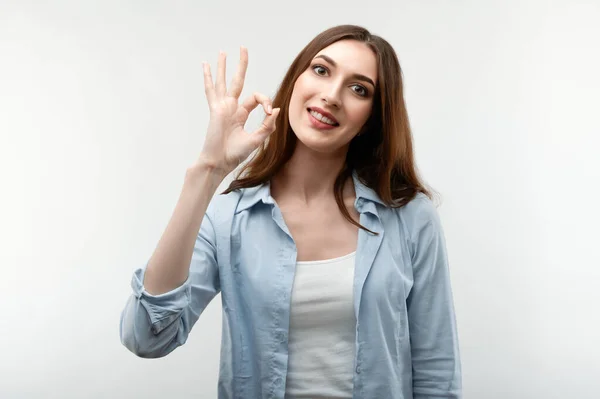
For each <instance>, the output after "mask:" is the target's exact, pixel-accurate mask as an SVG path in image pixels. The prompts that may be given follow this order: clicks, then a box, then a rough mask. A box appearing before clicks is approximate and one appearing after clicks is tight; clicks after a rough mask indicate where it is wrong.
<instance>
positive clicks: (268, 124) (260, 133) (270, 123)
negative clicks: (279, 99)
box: [252, 108, 281, 145]
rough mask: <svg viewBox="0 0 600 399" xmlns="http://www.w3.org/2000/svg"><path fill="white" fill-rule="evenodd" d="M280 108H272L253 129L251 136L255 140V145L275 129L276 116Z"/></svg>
mask: <svg viewBox="0 0 600 399" xmlns="http://www.w3.org/2000/svg"><path fill="white" fill-rule="evenodd" d="M280 111H281V109H280V108H273V112H272V113H271V115H268V116H267V117H266V118H265V119H264V120H263V123H262V124H261V125H260V127H259V128H258V129H256V130H255V131H254V133H253V134H252V137H254V139H255V140H256V145H260V143H262V142H263V141H265V140H266V139H267V137H269V136H270V135H271V133H273V132H274V131H275V128H276V126H277V125H276V123H275V122H276V120H277V116H279V112H280Z"/></svg>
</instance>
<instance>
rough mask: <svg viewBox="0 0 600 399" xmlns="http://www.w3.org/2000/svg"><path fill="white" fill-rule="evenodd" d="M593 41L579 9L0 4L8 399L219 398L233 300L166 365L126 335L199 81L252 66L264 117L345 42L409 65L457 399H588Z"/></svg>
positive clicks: (599, 350)
mask: <svg viewBox="0 0 600 399" xmlns="http://www.w3.org/2000/svg"><path fill="white" fill-rule="evenodd" d="M598 21H600V1H576V0H568V1H537V2H534V1H519V2H517V1H511V2H507V1H491V0H487V1H419V2H417V1H398V0H396V1H389V2H385V1H379V0H371V1H368V2H364V1H361V2H356V3H353V2H346V1H339V2H332V1H329V2H294V5H291V3H290V4H288V3H279V2H276V1H270V2H260V1H249V2H242V1H237V2H228V1H224V2H220V3H219V2H216V1H213V2H210V4H205V2H201V1H191V0H190V1H166V0H164V1H141V0H138V1H132V0H130V1H102V2H100V1H53V2H46V1H45V2H41V1H40V2H38V4H36V3H34V2H29V1H16V0H15V1H6V0H4V1H0V133H1V141H0V187H1V193H0V201H1V206H0V243H1V247H0V268H1V273H0V293H1V294H0V295H1V304H0V333H1V338H0V397H2V398H166V397H168V398H171V397H177V398H214V397H216V391H217V390H216V388H217V373H218V362H219V357H218V356H219V345H220V333H221V314H220V311H221V304H220V296H218V297H217V298H216V299H215V300H214V301H213V302H212V303H211V304H210V306H209V307H208V309H207V310H206V311H205V313H204V314H203V315H202V317H201V318H200V320H199V321H198V323H197V324H196V326H195V328H194V330H193V331H192V334H191V336H190V337H189V340H188V342H187V344H186V345H185V346H184V347H182V348H179V349H177V350H176V351H175V352H173V353H172V354H171V355H169V356H167V357H166V358H163V359H158V360H145V359H140V358H137V357H135V356H134V355H133V354H131V353H129V352H128V351H127V350H126V349H125V347H123V346H122V345H121V343H120V341H119V335H118V327H119V316H120V312H121V310H122V308H123V306H124V305H125V302H126V300H127V297H128V295H129V294H130V292H131V290H130V286H129V282H130V278H131V274H132V272H133V270H134V268H135V267H137V266H140V265H141V264H143V263H144V262H146V260H147V259H148V258H149V256H150V255H151V253H152V251H153V250H154V248H155V246H156V244H157V242H158V239H159V238H160V236H161V234H162V232H163V230H164V228H165V227H166V224H167V222H168V220H169V218H170V216H171V213H172V211H173V208H174V206H175V203H176V201H177V198H178V197H179V194H180V189H181V187H182V183H183V176H184V173H185V169H186V168H187V167H188V166H189V165H190V164H191V163H192V162H193V160H194V159H195V157H196V155H197V154H198V153H199V151H200V149H201V145H202V142H203V137H204V136H203V135H204V131H205V128H206V126H207V122H208V109H207V104H206V101H205V97H204V88H203V77H202V66H201V64H202V61H209V62H211V65H212V68H213V71H215V68H216V59H217V55H218V51H219V50H221V49H222V50H225V51H226V52H227V53H228V54H229V64H228V65H229V70H228V75H229V76H231V75H232V72H233V71H234V70H235V67H236V66H237V57H238V54H239V52H238V51H239V46H240V45H245V46H247V47H248V49H249V54H250V64H249V68H248V74H247V81H246V82H247V83H246V87H245V90H244V93H243V95H242V98H245V97H246V95H248V94H250V93H252V92H254V91H261V92H263V93H265V94H267V95H269V96H272V95H273V94H274V92H275V90H276V88H277V86H278V85H279V83H280V80H281V79H282V77H283V75H284V73H285V71H286V69H287V67H288V66H289V64H290V63H291V61H292V60H293V58H294V57H295V56H296V54H297V53H298V52H299V51H300V50H301V49H302V47H304V45H305V44H307V43H308V42H309V41H310V40H311V39H312V38H313V37H314V36H315V35H316V34H317V33H319V32H320V31H322V30H324V29H326V28H329V27H331V26H333V25H337V24H342V23H354V24H359V25H363V26H365V27H367V28H368V29H370V30H371V31H372V32H373V33H375V34H379V35H381V36H383V37H384V38H386V39H387V40H388V41H390V43H391V44H392V45H393V46H394V48H395V49H396V51H397V52H398V55H399V58H400V62H401V65H402V68H403V71H404V77H405V83H406V101H407V105H408V110H409V115H410V118H411V123H412V127H413V133H414V136H415V150H416V154H417V161H418V165H419V167H420V170H421V172H422V174H423V176H424V177H425V179H426V181H427V182H428V183H429V184H430V185H431V186H432V187H433V188H435V189H436V190H437V191H438V192H439V193H440V194H441V206H440V208H439V212H440V215H441V217H442V221H443V224H444V228H445V231H446V236H447V244H448V251H449V256H450V265H451V272H452V284H453V290H454V295H455V304H456V311H457V319H458V325H459V333H460V344H461V354H462V363H463V372H464V376H463V383H464V392H465V398H486V399H496V398H497V399H507V398H540V399H552V398H560V399H565V398H578V399H583V398H590V399H591V398H598V397H599V395H600V393H598V391H599V390H600V381H599V377H600V345H599V338H600V331H599V326H600V311H599V310H598V304H599V303H600V291H599V290H598V284H599V282H600V255H599V251H598V247H599V244H598V239H599V238H600V231H599V227H598V226H599V225H600V217H599V210H598V209H599V206H598V199H599V194H600V191H599V189H598V182H599V181H600V150H599V149H598V145H599V144H600V143H599V140H598V135H599V134H600V123H599V121H598V115H599V113H598V108H599V106H600V100H599V97H600V44H599V43H600V24H599V22H598ZM261 112H262V111H257V112H255V113H254V114H253V115H252V118H251V120H250V125H249V128H254V127H256V125H257V124H258V122H259V121H260V118H261V115H262V114H261ZM230 177H231V176H230ZM229 180H230V179H227V180H226V181H225V182H224V184H223V186H222V188H224V187H225V186H226V183H228V182H229Z"/></svg>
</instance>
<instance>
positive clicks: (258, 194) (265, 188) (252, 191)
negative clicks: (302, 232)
mask: <svg viewBox="0 0 600 399" xmlns="http://www.w3.org/2000/svg"><path fill="white" fill-rule="evenodd" d="M352 180H353V182H354V191H355V192H356V201H355V203H354V204H355V206H357V205H358V207H359V208H362V205H363V203H364V200H367V201H370V202H377V203H379V204H381V205H384V206H385V203H384V202H383V201H382V200H381V198H379V196H378V195H377V193H376V192H375V191H374V190H373V189H371V188H369V187H367V186H366V185H364V184H363V183H362V182H361V181H360V179H359V177H358V174H357V173H356V170H354V171H352ZM260 201H262V202H263V203H264V204H275V200H274V199H273V197H271V185H270V182H266V183H263V184H260V185H258V186H255V187H249V188H244V189H242V197H241V198H240V200H239V202H238V205H237V207H236V210H235V213H236V214H237V213H240V212H242V211H244V210H246V209H249V208H251V207H253V206H254V205H256V204H257V203H258V202H260Z"/></svg>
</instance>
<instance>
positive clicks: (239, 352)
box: [120, 172, 462, 399]
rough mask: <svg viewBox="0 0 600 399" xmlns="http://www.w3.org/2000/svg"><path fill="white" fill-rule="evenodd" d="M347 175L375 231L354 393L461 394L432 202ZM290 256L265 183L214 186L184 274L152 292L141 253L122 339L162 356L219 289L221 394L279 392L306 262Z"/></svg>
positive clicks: (364, 274)
mask: <svg viewBox="0 0 600 399" xmlns="http://www.w3.org/2000/svg"><path fill="white" fill-rule="evenodd" d="M353 180H354V186H355V191H356V201H355V204H354V205H355V208H356V210H357V211H358V212H359V214H360V223H361V224H362V225H363V226H365V227H366V228H368V229H369V230H371V231H375V232H377V233H379V235H373V234H371V233H369V232H367V231H365V230H363V229H360V230H359V233H358V242H357V249H356V254H355V256H356V258H355V269H354V275H353V277H352V279H353V281H352V290H353V295H352V302H353V307H352V311H353V313H354V317H355V325H354V352H353V354H352V356H353V364H352V367H353V371H352V372H353V376H352V390H353V391H352V392H353V397H354V398H368V399H371V398H386V399H413V398H417V399H425V398H448V399H449V398H461V397H462V384H461V363H460V355H459V346H458V333H457V326H456V320H455V313H454V305H453V298H452V290H451V284H450V273H449V267H448V262H447V255H446V247H445V241H444V235H443V232H442V226H441V224H440V219H439V217H438V214H437V211H436V209H435V207H434V206H433V204H432V203H431V201H430V200H429V199H428V198H427V197H426V196H424V195H422V194H418V195H417V196H416V197H415V198H414V199H413V200H412V201H410V202H409V203H408V204H407V205H405V206H403V207H401V208H390V207H387V206H386V205H385V204H384V203H383V201H382V200H381V199H380V198H379V197H378V196H377V194H376V193H375V192H374V191H373V190H371V189H370V188H368V187H366V186H365V185H364V184H363V183H362V182H361V181H360V180H359V179H358V176H357V174H356V172H354V173H353ZM296 258H297V251H296V247H295V244H294V240H293V238H292V236H291V234H290V232H289V230H288V228H287V226H286V224H285V222H284V219H283V216H282V213H281V211H280V209H279V207H278V206H277V204H276V203H275V201H274V200H273V198H272V197H271V195H270V185H269V184H268V183H266V184H263V185H260V186H258V187H253V188H247V189H242V190H239V191H234V192H231V193H229V194H227V195H218V196H215V198H213V200H212V201H211V203H210V205H209V207H208V209H207V212H206V215H205V217H204V219H203V221H202V225H201V227H200V230H199V232H198V236H197V239H196V243H195V247H194V252H193V255H192V261H191V264H190V272H189V278H188V279H187V281H186V282H185V283H184V284H183V285H182V286H180V287H178V288H175V289H174V290H172V291H170V292H167V293H164V294H161V295H156V296H154V295H150V294H149V293H148V292H146V291H145V289H144V286H143V284H142V282H143V278H144V272H145V265H143V266H142V267H140V268H139V269H137V270H135V272H134V274H133V278H132V288H133V294H132V295H131V297H130V298H129V300H128V302H127V304H126V306H125V308H124V310H123V313H122V316H121V324H120V335H121V341H122V342H123V344H124V345H125V346H126V347H127V348H128V349H129V350H130V351H132V352H133V353H135V354H137V355H138V356H141V357H154V358H155V357H161V356H165V355H167V354H168V353H170V352H171V351H173V350H174V349H175V348H177V347H178V346H180V345H183V344H184V343H185V341H186V339H187V337H188V334H189V333H190V330H191V329H192V326H193V325H194V323H195V322H196V321H197V319H198V317H199V316H200V314H201V313H202V311H203V310H204V309H205V308H206V306H207V305H208V303H209V302H210V301H211V300H212V299H213V298H214V297H215V296H216V295H217V293H221V301H222V309H223V325H222V344H221V367H220V371H219V382H218V392H219V398H220V399H229V398H284V397H285V392H286V381H287V379H288V378H287V377H288V364H289V360H290V359H289V344H290V342H292V345H293V342H298V341H297V340H296V341H294V339H295V338H294V334H295V332H294V331H291V329H290V323H291V322H292V321H293V319H291V316H292V312H293V311H294V310H293V307H292V302H293V298H294V291H293V286H294V278H295V275H296V271H297V269H298V270H302V269H303V267H300V268H299V267H298V266H297V259H296ZM345 317H347V314H346V316H345ZM347 322H348V320H347V319H346V320H345V321H344V323H347ZM296 338H297V337H296ZM345 339H347V337H346V338H345ZM290 340H291V341H290ZM293 364H294V363H293V362H292V365H293ZM290 371H292V372H293V370H290ZM307 383H310V381H307Z"/></svg>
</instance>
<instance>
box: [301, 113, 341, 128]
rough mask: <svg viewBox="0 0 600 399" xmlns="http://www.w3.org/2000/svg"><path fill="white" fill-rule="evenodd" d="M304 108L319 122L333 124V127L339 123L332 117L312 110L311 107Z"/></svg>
mask: <svg viewBox="0 0 600 399" xmlns="http://www.w3.org/2000/svg"><path fill="white" fill-rule="evenodd" d="M306 110H307V111H308V113H309V114H311V115H312V116H313V117H314V118H315V119H316V120H318V121H319V122H321V123H324V124H326V125H329V126H333V127H336V126H339V125H340V124H339V123H338V122H337V121H334V120H333V119H330V118H328V117H326V116H325V115H323V114H321V113H319V112H317V111H314V110H312V109H311V108H307V109H306Z"/></svg>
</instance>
